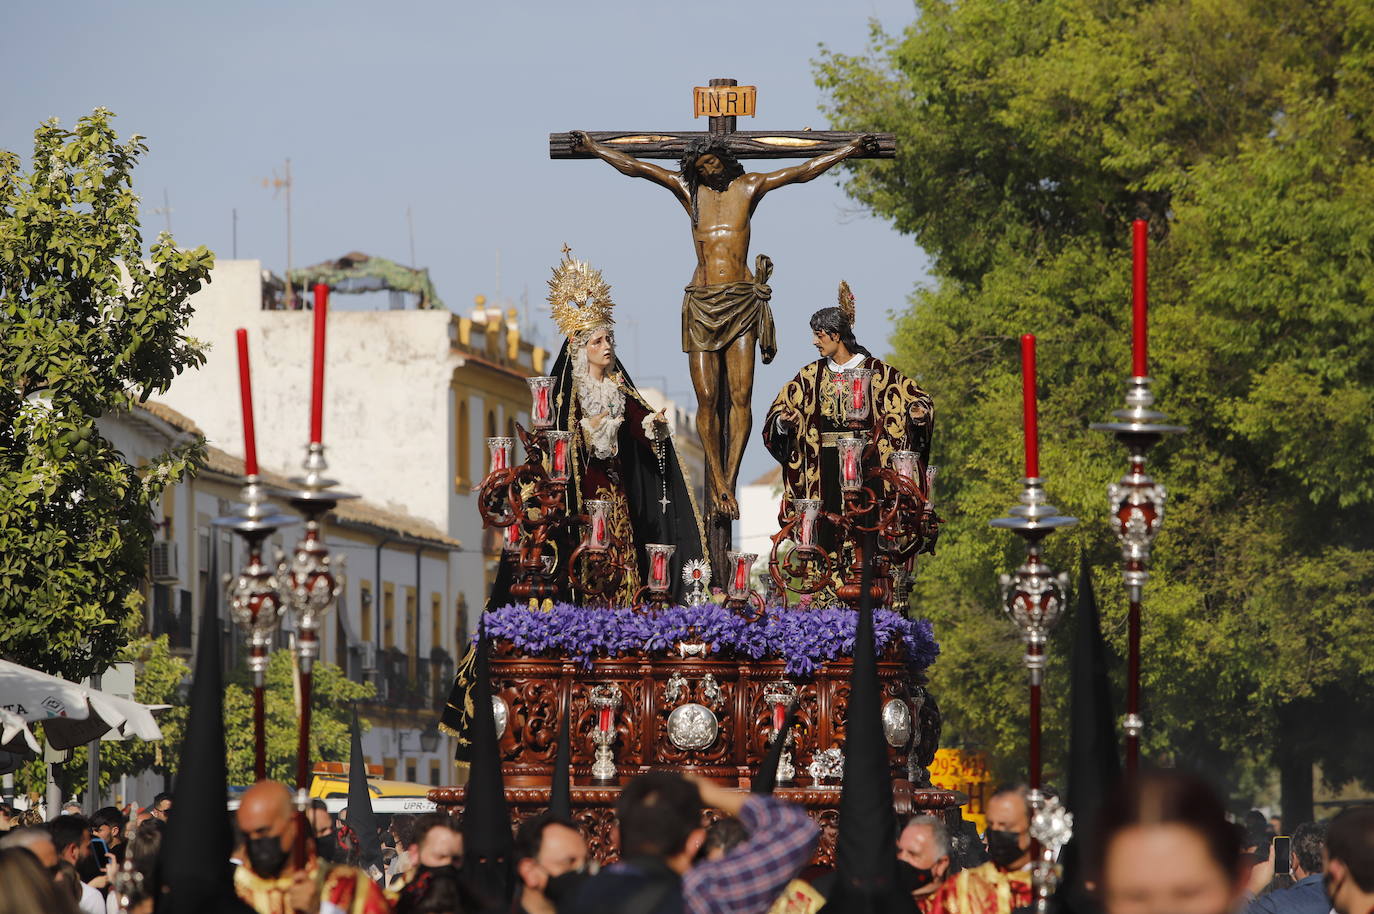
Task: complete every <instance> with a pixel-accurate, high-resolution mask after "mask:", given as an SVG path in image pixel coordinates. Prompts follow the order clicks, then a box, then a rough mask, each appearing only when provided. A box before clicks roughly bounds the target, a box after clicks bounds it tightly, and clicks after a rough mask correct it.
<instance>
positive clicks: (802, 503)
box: [792, 498, 821, 549]
mask: <svg viewBox="0 0 1374 914" xmlns="http://www.w3.org/2000/svg"><path fill="white" fill-rule="evenodd" d="M792 510H793V511H795V512H797V516H798V517H800V518H801V520H800V521H798V523H797V526H796V527H795V528H794V529H795V530H796V531H797V545H798V546H802V547H805V548H808V549H809V548H811V547H812V546H815V545H816V521H817V520H819V519H820V514H821V500H820V499H819V498H794V499H792Z"/></svg>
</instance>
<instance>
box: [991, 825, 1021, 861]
mask: <svg viewBox="0 0 1374 914" xmlns="http://www.w3.org/2000/svg"><path fill="white" fill-rule="evenodd" d="M1023 854H1025V851H1023V850H1022V849H1021V836H1020V835H1018V834H1017V833H1016V832H1014V831H997V830H995V829H991V828H989V829H988V857H990V858H991V859H992V862H993V863H995V864H997V865H998V866H999V867H1001V868H1002V869H1006V868H1008V867H1009V866H1011V865H1012V864H1013V863H1015V862H1016V861H1017V860H1020V859H1021V856H1022V855H1023Z"/></svg>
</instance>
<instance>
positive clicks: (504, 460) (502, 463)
mask: <svg viewBox="0 0 1374 914" xmlns="http://www.w3.org/2000/svg"><path fill="white" fill-rule="evenodd" d="M514 451H515V439H514V438H511V437H509V436H507V435H500V436H498V437H495V438H488V439H487V453H488V455H490V457H491V464H490V465H491V472H493V473H495V472H497V471H498V470H508V469H510V464H511V456H512V454H513V452H514Z"/></svg>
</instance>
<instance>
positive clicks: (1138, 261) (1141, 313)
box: [1131, 219, 1150, 378]
mask: <svg viewBox="0 0 1374 914" xmlns="http://www.w3.org/2000/svg"><path fill="white" fill-rule="evenodd" d="M1131 242H1132V243H1131V251H1132V257H1131V318H1132V321H1131V374H1132V375H1134V376H1135V377H1137V378H1144V377H1147V376H1148V375H1149V360H1148V358H1147V347H1148V344H1149V339H1150V330H1149V323H1148V312H1149V307H1150V291H1149V289H1150V223H1148V222H1146V221H1145V220H1144V219H1137V220H1135V222H1133V223H1132V224H1131Z"/></svg>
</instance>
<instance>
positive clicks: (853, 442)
mask: <svg viewBox="0 0 1374 914" xmlns="http://www.w3.org/2000/svg"><path fill="white" fill-rule="evenodd" d="M835 447H836V449H837V450H838V451H839V454H840V489H841V490H842V491H845V492H853V491H855V490H857V489H859V488H860V487H861V486H863V481H864V477H863V454H864V441H863V439H862V438H841V439H840V440H839V441H838V442H836V444H835Z"/></svg>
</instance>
